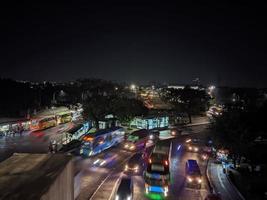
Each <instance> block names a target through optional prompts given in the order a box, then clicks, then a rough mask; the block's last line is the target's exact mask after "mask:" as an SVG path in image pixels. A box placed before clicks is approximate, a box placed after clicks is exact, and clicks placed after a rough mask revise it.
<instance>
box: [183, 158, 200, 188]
mask: <svg viewBox="0 0 267 200" xmlns="http://www.w3.org/2000/svg"><path fill="white" fill-rule="evenodd" d="M185 173H186V186H187V187H195V186H196V187H197V188H199V189H200V188H201V183H202V175H201V172H200V168H199V166H198V163H197V161H196V160H192V159H189V160H187V162H186V164H185Z"/></svg>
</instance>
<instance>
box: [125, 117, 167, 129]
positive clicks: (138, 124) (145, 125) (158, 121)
mask: <svg viewBox="0 0 267 200" xmlns="http://www.w3.org/2000/svg"><path fill="white" fill-rule="evenodd" d="M130 126H131V127H135V128H139V129H154V128H164V127H168V126H169V117H168V116H157V117H155V116H151V117H136V118H134V120H133V121H132V122H131V123H130Z"/></svg>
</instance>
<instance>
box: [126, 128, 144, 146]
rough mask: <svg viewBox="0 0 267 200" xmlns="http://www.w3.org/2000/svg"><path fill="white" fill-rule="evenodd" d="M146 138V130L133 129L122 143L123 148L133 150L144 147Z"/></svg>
mask: <svg viewBox="0 0 267 200" xmlns="http://www.w3.org/2000/svg"><path fill="white" fill-rule="evenodd" d="M148 139H149V131H148V130H146V129H141V130H138V131H134V132H132V133H131V134H129V135H128V136H127V138H126V141H125V144H124V149H127V150H131V151H134V150H140V149H142V148H145V147H146V143H147V141H148Z"/></svg>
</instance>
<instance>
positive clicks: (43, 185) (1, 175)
mask: <svg viewBox="0 0 267 200" xmlns="http://www.w3.org/2000/svg"><path fill="white" fill-rule="evenodd" d="M71 159H72V157H71V156H68V155H63V154H26V153H25V154H17V153H15V154H13V155H12V156H11V157H9V158H8V159H6V160H5V161H3V162H1V163H0V199H12V200H22V199H27V200H36V199H41V200H73V199H74V174H73V173H74V172H73V171H74V170H73V163H72V160H71Z"/></svg>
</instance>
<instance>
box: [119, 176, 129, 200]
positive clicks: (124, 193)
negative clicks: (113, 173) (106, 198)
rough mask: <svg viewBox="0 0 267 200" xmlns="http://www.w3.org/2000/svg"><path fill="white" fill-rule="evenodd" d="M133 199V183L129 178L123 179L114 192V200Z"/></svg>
mask: <svg viewBox="0 0 267 200" xmlns="http://www.w3.org/2000/svg"><path fill="white" fill-rule="evenodd" d="M132 199H133V181H132V179H131V177H123V178H122V179H121V181H120V184H119V187H118V190H117V192H116V196H115V200H132Z"/></svg>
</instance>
